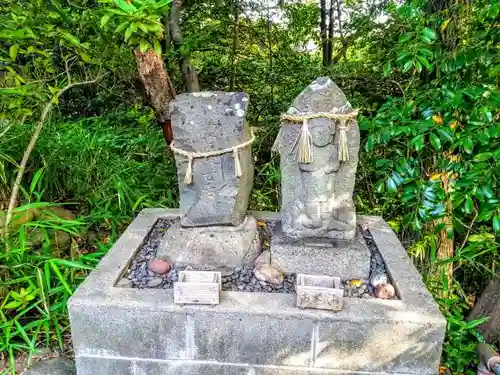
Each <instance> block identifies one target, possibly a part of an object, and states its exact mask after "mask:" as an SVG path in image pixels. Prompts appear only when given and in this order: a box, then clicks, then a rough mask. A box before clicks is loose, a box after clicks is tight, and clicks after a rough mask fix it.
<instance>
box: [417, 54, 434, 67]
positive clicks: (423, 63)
mask: <svg viewBox="0 0 500 375" xmlns="http://www.w3.org/2000/svg"><path fill="white" fill-rule="evenodd" d="M417 59H418V61H420V62H421V63H422V65H423V66H425V68H426V69H427V70H431V69H432V65H431V63H430V62H429V60H427V58H425V57H424V56H420V55H417Z"/></svg>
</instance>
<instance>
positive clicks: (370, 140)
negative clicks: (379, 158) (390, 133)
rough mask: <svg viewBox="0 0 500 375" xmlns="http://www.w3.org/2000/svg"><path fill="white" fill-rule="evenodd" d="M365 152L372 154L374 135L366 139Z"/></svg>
mask: <svg viewBox="0 0 500 375" xmlns="http://www.w3.org/2000/svg"><path fill="white" fill-rule="evenodd" d="M365 150H366V152H370V151H371V150H373V135H369V136H368V138H367V139H366V143H365Z"/></svg>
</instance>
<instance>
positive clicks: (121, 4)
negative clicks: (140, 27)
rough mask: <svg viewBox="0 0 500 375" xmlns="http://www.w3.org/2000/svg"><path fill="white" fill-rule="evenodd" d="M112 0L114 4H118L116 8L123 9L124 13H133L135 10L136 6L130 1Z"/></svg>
mask: <svg viewBox="0 0 500 375" xmlns="http://www.w3.org/2000/svg"><path fill="white" fill-rule="evenodd" d="M114 1H115V4H116V5H117V6H118V8H120V9H121V10H123V11H124V12H126V13H129V14H131V13H134V12H135V11H137V8H136V7H135V6H134V5H133V4H132V3H129V2H128V1H126V0H114Z"/></svg>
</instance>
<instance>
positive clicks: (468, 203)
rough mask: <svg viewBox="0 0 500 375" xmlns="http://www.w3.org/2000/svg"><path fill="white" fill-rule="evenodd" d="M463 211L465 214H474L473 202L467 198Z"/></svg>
mask: <svg viewBox="0 0 500 375" xmlns="http://www.w3.org/2000/svg"><path fill="white" fill-rule="evenodd" d="M464 211H465V213H466V214H471V213H473V212H474V201H473V200H472V199H471V197H467V199H466V200H465V204H464Z"/></svg>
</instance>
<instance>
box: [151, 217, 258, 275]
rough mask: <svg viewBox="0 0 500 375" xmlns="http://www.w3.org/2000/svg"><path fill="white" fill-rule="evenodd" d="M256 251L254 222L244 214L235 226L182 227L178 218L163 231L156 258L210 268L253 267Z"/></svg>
mask: <svg viewBox="0 0 500 375" xmlns="http://www.w3.org/2000/svg"><path fill="white" fill-rule="evenodd" d="M259 252H260V241H259V234H258V232H257V221H256V220H255V218H254V217H252V216H249V215H247V216H246V217H245V218H244V220H243V221H242V223H241V224H240V225H238V226H236V227H233V226H228V225H226V226H223V225H219V226H209V227H193V228H183V227H181V223H180V222H179V221H177V222H175V223H174V224H172V226H171V227H170V228H169V229H168V230H167V232H166V233H165V236H164V237H163V241H162V243H161V245H160V248H159V249H158V252H157V254H156V257H157V258H159V259H165V260H168V261H169V262H171V263H181V264H188V265H193V266H195V267H196V269H204V270H210V271H213V270H223V269H225V268H235V267H238V266H241V265H247V266H253V263H254V261H255V258H257V256H258V255H259Z"/></svg>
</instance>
